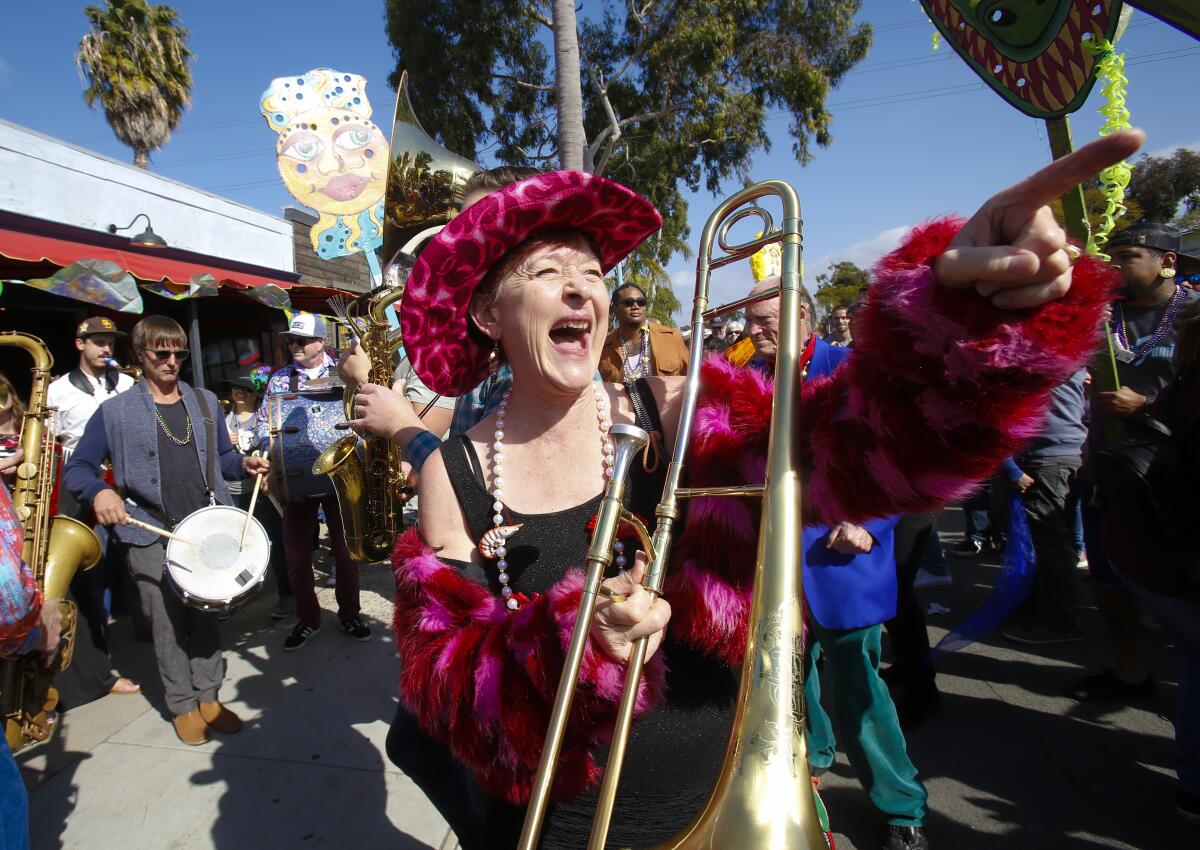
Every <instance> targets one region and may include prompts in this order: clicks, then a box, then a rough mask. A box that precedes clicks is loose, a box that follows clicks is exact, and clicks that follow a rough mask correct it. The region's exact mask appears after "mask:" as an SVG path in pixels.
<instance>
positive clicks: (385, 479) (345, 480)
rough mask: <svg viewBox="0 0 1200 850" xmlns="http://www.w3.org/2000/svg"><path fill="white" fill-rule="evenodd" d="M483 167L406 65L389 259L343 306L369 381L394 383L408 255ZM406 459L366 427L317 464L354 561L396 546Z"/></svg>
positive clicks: (389, 203)
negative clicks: (437, 125) (441, 139)
mask: <svg viewBox="0 0 1200 850" xmlns="http://www.w3.org/2000/svg"><path fill="white" fill-rule="evenodd" d="M478 170H479V166H478V165H476V164H475V163H473V162H471V161H470V160H468V159H464V158H463V157H461V156H458V155H457V154H454V153H451V152H450V151H448V150H446V149H445V148H443V147H442V146H441V145H439V144H438V143H437V142H435V141H434V140H433V139H432V138H431V137H430V136H429V134H428V133H426V132H425V130H424V128H422V127H421V124H420V122H419V121H417V117H416V114H415V113H414V112H413V107H412V103H411V102H410V101H409V99H408V72H407V71H405V72H403V73H402V74H401V75H400V86H399V88H398V89H397V91H396V115H395V118H394V119H393V121H392V137H391V143H390V147H389V151H388V177H387V190H386V192H385V194H384V203H383V207H384V228H383V233H384V236H383V256H384V257H385V258H390V259H389V261H388V263H387V265H386V267H385V270H384V280H385V285H384V286H381V287H379V288H378V289H376V290H373V291H372V292H368V293H366V294H365V295H361V296H359V297H358V298H356V299H355V300H354V301H353V302H351V303H350V304H349V305H347V306H346V307H345V308H344V309H342V310H341V312H342V314H343V315H342V316H341V318H342V320H343V321H344V322H345V323H346V324H347V325H348V326H349V327H350V329H351V331H352V332H353V333H354V334H355V335H356V336H357V337H358V338H359V340H360V341H361V343H362V346H363V350H364V351H365V352H366V354H367V359H368V360H369V361H370V366H369V375H368V378H367V380H368V381H369V382H370V383H373V384H379V385H380V386H385V387H387V386H391V384H392V375H393V366H392V356H393V354H395V352H396V350H397V349H399V348H400V346H401V345H402V344H403V343H402V340H401V338H400V331H399V330H396V329H393V328H392V327H391V326H390V323H389V322H388V319H387V311H388V310H389V309H390V308H391V307H392V306H393V305H395V304H396V303H397V302H399V300H400V298H401V297H402V296H403V295H404V283H405V281H406V280H407V276H406V275H405V274H404V273H403V268H402V267H404V266H405V265H410V264H411V256H410V255H412V254H414V253H416V252H417V251H418V250H419V248H420V247H421V246H422V245H423V244H424V242H425V240H427V239H429V238H430V237H432V236H433V235H434V234H436V233H437V231H438V230H440V229H441V228H442V227H443V226H444V225H445V224H446V222H448V221H449V220H450V219H452V218H453V217H454V216H455V215H457V214H458V209H459V207H460V206H461V205H462V202H463V187H464V186H465V184H466V182H467V180H468V178H470V176H471V175H472V174H474V173H475V172H476V171H478ZM331 306H334V305H333V304H332V303H331ZM334 309H335V312H336V311H338V309H339V308H338V307H336V306H335V307H334ZM356 393H357V389H356V388H354V387H347V388H346V391H345V396H344V398H343V404H344V405H345V413H346V418H347V419H353V418H354V397H355V395H356ZM402 461H403V453H402V452H401V451H400V448H399V447H398V446H397V445H396V444H395V443H393V442H392V441H391V440H390V439H387V438H386V437H377V436H375V435H373V434H368V435H365V436H364V437H362V438H361V439H360V438H359V437H357V436H354V435H351V436H347V437H343V438H342V439H341V440H339V441H337V442H336V443H334V444H333V445H332V446H330V447H329V448H327V449H325V451H323V452H322V453H321V455H320V456H319V457H318V458H317V459H316V461H314V463H313V466H312V471H313V474H314V475H328V476H329V477H330V479H331V480H332V482H333V489H334V494H335V495H336V496H337V500H338V506H339V507H340V508H341V513H342V526H343V530H344V531H345V533H346V546H347V548H348V549H349V550H350V555H351V557H352V558H354V559H355V560H356V561H378V560H382V559H384V558H386V557H387V556H388V555H389V554H390V553H391V551H392V545H393V543H394V542H395V538H396V535H397V534H398V533H399V532H400V531H401V516H402V513H403V509H404V503H405V502H407V501H408V499H409V498H411V496H412V489H411V488H410V487H408V485H407V482H406V481H405V478H404V473H403V470H402V468H401V462H402Z"/></svg>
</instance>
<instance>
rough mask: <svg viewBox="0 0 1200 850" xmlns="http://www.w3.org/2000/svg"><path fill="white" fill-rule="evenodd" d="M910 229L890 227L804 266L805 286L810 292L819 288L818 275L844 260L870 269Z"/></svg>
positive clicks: (897, 243) (898, 242) (807, 262)
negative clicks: (831, 264)
mask: <svg viewBox="0 0 1200 850" xmlns="http://www.w3.org/2000/svg"><path fill="white" fill-rule="evenodd" d="M908 230H909V228H908V227H889V228H888V229H887V230H882V231H880V232H879V233H876V234H875V235H874V236H872V237H871V238H870V239H864V240H863V241H861V242H855V243H854V244H852V245H847V246H846V247H845V248H840V249H838V250H835V251H831V252H829V253H826V254H824V255H823V256H821V257H818V258H817V259H816V260H815V261H806V262H805V264H804V284H805V286H807V287H808V288H809V291H812V292H815V291H816V288H817V275H819V274H821V273H822V272H824V271H825V270H826V269H828V268H829V265H830V263H840V262H842V261H843V260H845V261H848V262H851V263H854V264H855V265H856V266H860V267H862V268H864V269H866V268H870V267H871V266H872V265H874V264H875V261H876V260H878V259H879V258H880V257H882V256H883V255H884V254H886V253H888V252H889V251H891V250H892V249H893V248H895V247H896V246H897V245H899V244H900V239H901V238H902V237H903V236H904V234H905V233H907V232H908Z"/></svg>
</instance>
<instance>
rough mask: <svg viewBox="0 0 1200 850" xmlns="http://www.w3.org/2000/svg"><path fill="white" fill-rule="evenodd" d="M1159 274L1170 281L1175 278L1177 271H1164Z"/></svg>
mask: <svg viewBox="0 0 1200 850" xmlns="http://www.w3.org/2000/svg"><path fill="white" fill-rule="evenodd" d="M1159 274H1160V275H1162V276H1163V277H1165V278H1166V279H1167V280H1170V279H1171V278H1173V277H1175V269H1169V268H1168V269H1163V270H1162V271H1160V272H1159Z"/></svg>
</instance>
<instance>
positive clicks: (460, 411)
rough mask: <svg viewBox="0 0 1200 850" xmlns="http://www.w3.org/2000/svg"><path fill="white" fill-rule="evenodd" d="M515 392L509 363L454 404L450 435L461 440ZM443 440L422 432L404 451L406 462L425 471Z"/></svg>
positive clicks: (433, 434) (416, 468)
mask: <svg viewBox="0 0 1200 850" xmlns="http://www.w3.org/2000/svg"><path fill="white" fill-rule="evenodd" d="M510 389H512V369H510V368H509V367H508V364H505V365H503V366H501V367H500V368H499V369H497V370H496V374H495V375H489V376H488V377H487V378H485V379H484V381H483V383H482V384H480V385H479V386H477V387H476V388H475V389H473V390H471V391H470V392H469V393H467V394H466V395H464V396H459V398H458V401H456V402H455V403H454V416H453V418H451V420H450V430H449V432H447V436H450V437H457V436H458V435H459V434H465V433H466V432H467V431H470V430H471V429H472V428H474V427H475V426H476V425H478V424H479V423H480V422H482V421H483V420H484V419H487V418H488V416H490V415H491V413H492V411H493V410H495V409H496V408H497V407H499V406H500V402H501V401H502V400H503V399H504V394H505V393H507V392H508V391H509V390H510ZM441 445H442V439H441V437H439V436H438V435H437V434H435V433H433V432H432V431H422V432H421V433H420V434H417V436H415V437H413V439H412V440H411V441H410V442H409V444H408V447H407V448H405V450H404V459H405V460H406V461H408V462H409V464H411V465H412V468H413V469H415V470H417V471H418V472H420V471H421V467H422V466H424V465H425V460H426V459H427V458H428V457H429V456H430V455H431V454H433V453H434V452H436V451H437V450H438V449H439V448H441Z"/></svg>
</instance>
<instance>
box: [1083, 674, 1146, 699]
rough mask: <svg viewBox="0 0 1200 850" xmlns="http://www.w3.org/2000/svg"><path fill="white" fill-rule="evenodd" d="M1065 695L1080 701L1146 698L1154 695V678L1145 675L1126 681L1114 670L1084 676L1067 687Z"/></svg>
mask: <svg viewBox="0 0 1200 850" xmlns="http://www.w3.org/2000/svg"><path fill="white" fill-rule="evenodd" d="M1067 696H1068V697H1070V698H1071V699H1074V700H1079V701H1080V702H1117V701H1121V702H1124V701H1127V700H1131V699H1148V698H1149V697H1152V696H1154V679H1153V677H1151V676H1149V675H1147V676H1146V678H1144V679H1142V681H1140V682H1134V683H1130V682H1126V681H1125V680H1124V679H1122V678H1121V677H1120V676H1118V675H1117V674H1116V671H1114V670H1105V671H1103V672H1101V673H1093V674H1092V675H1091V676H1084V677H1083V678H1082V679H1080V680H1079V681H1078V682H1075V683H1074V684H1073V685H1071V687H1069V688H1067Z"/></svg>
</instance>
